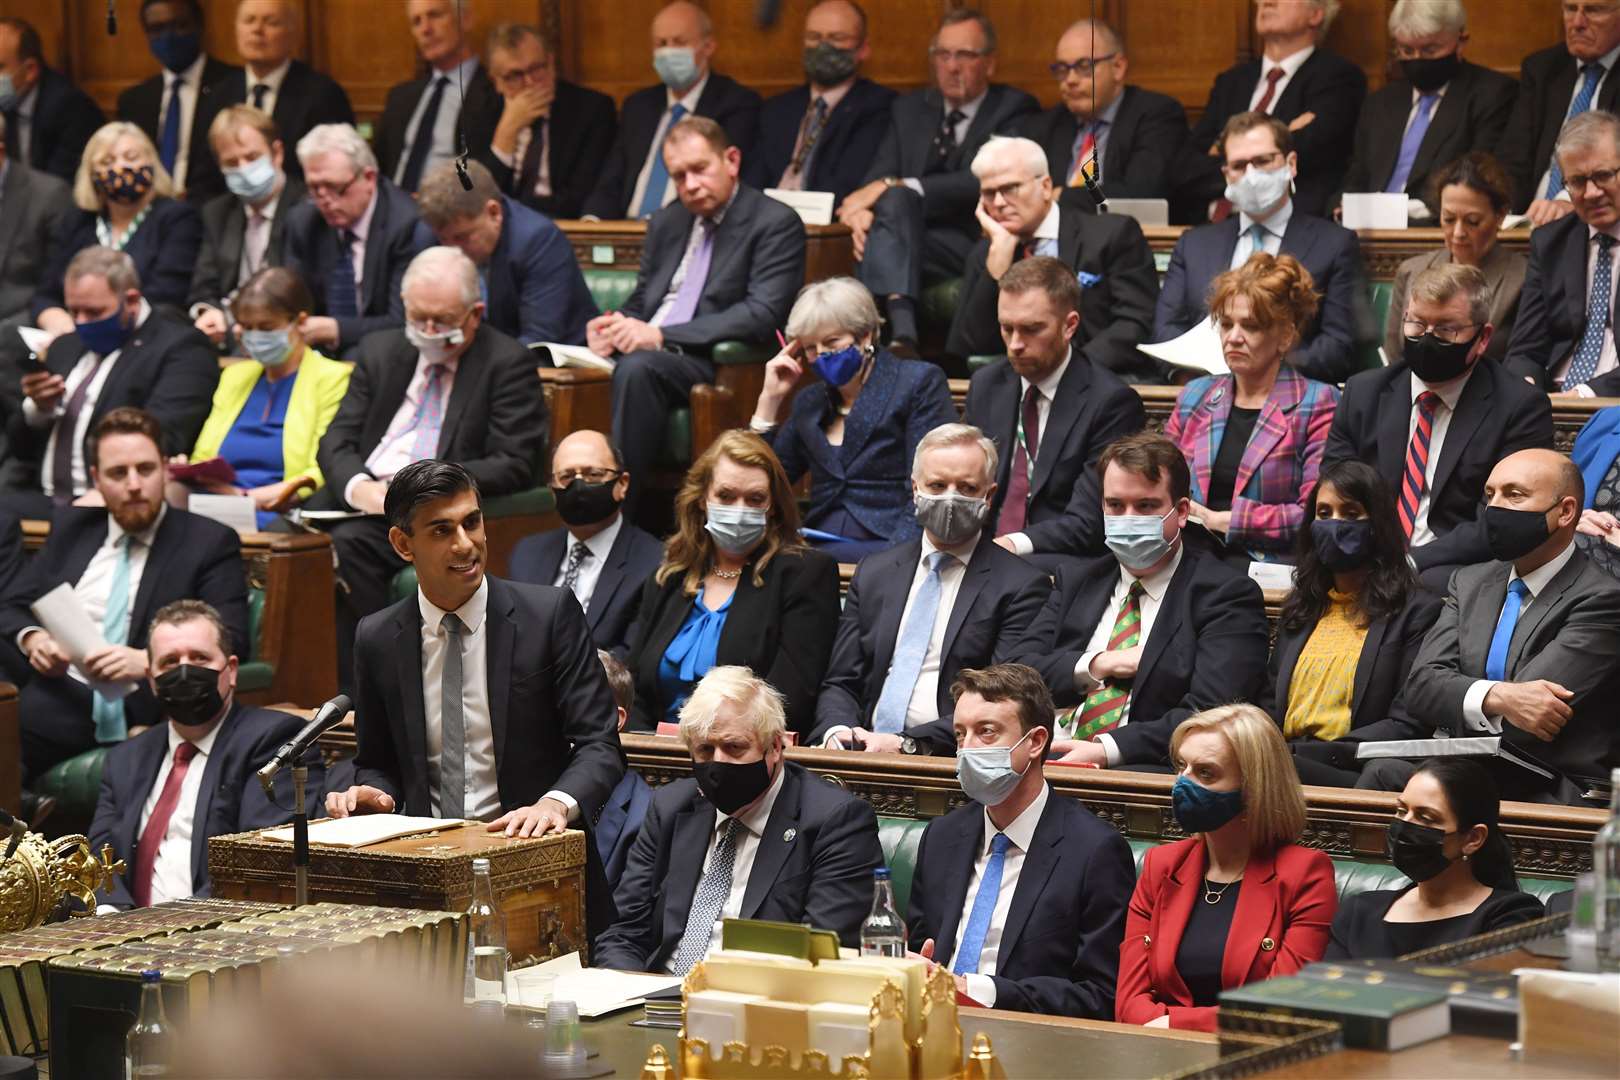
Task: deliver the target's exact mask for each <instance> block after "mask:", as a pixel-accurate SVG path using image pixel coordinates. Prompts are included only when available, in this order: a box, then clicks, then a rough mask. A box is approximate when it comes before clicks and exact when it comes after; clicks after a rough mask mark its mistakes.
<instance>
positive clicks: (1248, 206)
mask: <svg viewBox="0 0 1620 1080" xmlns="http://www.w3.org/2000/svg"><path fill="white" fill-rule="evenodd" d="M1293 182H1294V174H1293V170H1291V169H1289V167H1288V163H1287V162H1286V161H1285V162H1283V163H1282V164H1281V165H1279V166H1277V167H1276V168H1275V169H1272V170H1271V171H1270V172H1266V171H1265V170H1263V169H1256V168H1254V167H1253V166H1252V165H1251V166H1250V167H1249V169H1248V171H1247V172H1245V173H1244V174H1243V176H1242V177H1241V178H1240V179H1238V180H1236V181H1234V182H1233V183H1230V184H1227V185H1226V198H1227V200H1228V201H1229V202H1230V203H1231V204H1232V205H1233V206H1235V207H1237V208H1238V209H1239V210H1241V211H1243V212H1244V213H1245V214H1248V215H1249V216H1250V217H1259V216H1260V215H1261V214H1263V213H1265V212H1266V211H1267V210H1270V209H1271V208H1272V207H1273V206H1276V205H1277V204H1278V203H1279V202H1281V201H1282V198H1283V196H1285V195H1287V194H1288V189H1289V187H1290V185H1292V184H1293Z"/></svg>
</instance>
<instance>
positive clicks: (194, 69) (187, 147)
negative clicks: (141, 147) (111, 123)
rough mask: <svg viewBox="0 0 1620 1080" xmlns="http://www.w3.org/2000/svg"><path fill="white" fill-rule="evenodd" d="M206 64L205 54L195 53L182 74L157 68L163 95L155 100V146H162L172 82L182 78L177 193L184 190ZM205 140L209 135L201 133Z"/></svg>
mask: <svg viewBox="0 0 1620 1080" xmlns="http://www.w3.org/2000/svg"><path fill="white" fill-rule="evenodd" d="M207 63H208V54H207V53H198V54H197V59H195V60H193V61H192V62H191V66H190V67H188V68H186V70H184V71H180V72H174V71H170V70H169V69H168V68H159V69H158V75H159V76H161V77H162V79H163V96H162V98H160V99H159V101H158V114H157V132H156V135H157V137H156V138H154V139H153V140H152V141H153V142H154V143H156V144H157V145H158V146H162V145H163V121H164V120H165V119H166V118H167V117H168V115H169V99H170V98H171V97H172V96H174V80H175V79H177V78H178V79H184V80H185V82H184V83H182V84H181V86H180V146H179V149H178V150H176V152H175V155H174V176H173V180H174V187H175V191H176V193H179V192H182V191H184V190H185V189H186V171H187V166H188V165H189V164H190V160H189V159H190V157H191V128H192V121H193V120H195V119H196V118H197V95H198V94H199V93H200V92H201V91H202V77H203V68H204V67H205V66H206V65H207ZM202 135H203V137H204V138H207V136H208V133H207V132H206V131H205V132H203V133H202Z"/></svg>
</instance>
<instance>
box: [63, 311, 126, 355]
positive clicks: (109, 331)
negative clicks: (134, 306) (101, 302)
mask: <svg viewBox="0 0 1620 1080" xmlns="http://www.w3.org/2000/svg"><path fill="white" fill-rule="evenodd" d="M73 329H74V331H75V332H76V333H77V334H78V335H79V340H80V341H82V342H84V347H85V348H87V349H89V350H90V351H91V352H93V353H95V354H96V355H97V356H107V355H109V354H110V353H114V352H117V351H118V350H119V349H122V348H123V347H124V341H125V340H126V339H127V338H128V337H129V327H128V326H126V325H124V309H123V307H122V305H120V306H119V308H118V310H117V311H115V312H113V313H112V314H111V315H108V316H107V317H106V318H105V319H92V320H91V321H90V322H82V323H79V324H78V325H77V326H75V327H74V328H73Z"/></svg>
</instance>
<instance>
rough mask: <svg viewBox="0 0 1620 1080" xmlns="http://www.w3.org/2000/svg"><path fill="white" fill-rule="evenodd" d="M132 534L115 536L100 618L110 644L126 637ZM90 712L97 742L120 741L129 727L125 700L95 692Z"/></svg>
mask: <svg viewBox="0 0 1620 1080" xmlns="http://www.w3.org/2000/svg"><path fill="white" fill-rule="evenodd" d="M134 543H135V538H134V537H133V536H130V535H129V534H128V533H125V534H124V535H123V536H121V537H119V538H118V544H117V547H118V562H117V564H116V565H115V566H114V568H113V579H112V585H111V586H109V587H108V589H107V613H106V614H105V615H103V616H102V619H101V636H102V637H104V638H106V639H107V644H109V645H124V644H127V643H128V641H129V549H130V545H131V544H134ZM90 715H91V716H93V717H94V718H95V721H96V742H98V743H115V742H123V741H124V736H125V735H126V734H127V733H128V728H126V727H125V725H124V703H123V702H122V701H113V700H110V699H108V698H104V697H102V696H101V695H100V694H96V695H95V701H94V704H93V705H92V706H91V710H90Z"/></svg>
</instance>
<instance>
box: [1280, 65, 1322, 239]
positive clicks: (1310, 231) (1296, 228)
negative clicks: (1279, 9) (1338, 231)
mask: <svg viewBox="0 0 1620 1080" xmlns="http://www.w3.org/2000/svg"><path fill="white" fill-rule="evenodd" d="M1288 87H1289V89H1293V87H1294V80H1293V79H1290V80H1288ZM1318 235H1319V234H1318V232H1317V230H1316V229H1314V228H1313V227H1312V225H1311V222H1310V221H1309V220H1307V219H1306V217H1305V216H1304V215H1303V214H1301V213H1300V212H1299V209H1298V207H1296V208H1295V209H1294V214H1293V216H1292V217H1290V218H1289V219H1288V227H1287V228H1286V229H1284V230H1283V236H1282V243H1281V244H1279V245H1278V250H1279V251H1281V252H1282V253H1283V254H1284V255H1292V256H1293V257H1294V258H1296V259H1298V260H1299V261H1300V262H1302V263H1305V264H1306V265H1309V264H1310V255H1311V248H1313V247H1315V246H1316V238H1317V236H1318Z"/></svg>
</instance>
